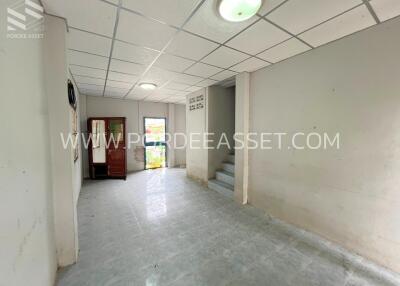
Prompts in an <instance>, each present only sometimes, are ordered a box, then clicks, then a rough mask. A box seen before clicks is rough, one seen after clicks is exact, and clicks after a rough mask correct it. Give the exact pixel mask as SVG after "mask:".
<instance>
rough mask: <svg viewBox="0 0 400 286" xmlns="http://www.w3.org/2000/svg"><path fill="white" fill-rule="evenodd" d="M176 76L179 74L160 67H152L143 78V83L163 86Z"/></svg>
mask: <svg viewBox="0 0 400 286" xmlns="http://www.w3.org/2000/svg"><path fill="white" fill-rule="evenodd" d="M176 75H177V73H175V72H171V71H167V70H164V69H160V68H158V67H152V68H151V69H150V70H149V71H148V72H147V73H146V75H145V76H144V77H143V79H142V80H141V82H148V83H154V84H156V85H157V86H161V85H163V84H165V83H166V82H167V81H169V80H171V79H173V78H174V77H175V76H176Z"/></svg>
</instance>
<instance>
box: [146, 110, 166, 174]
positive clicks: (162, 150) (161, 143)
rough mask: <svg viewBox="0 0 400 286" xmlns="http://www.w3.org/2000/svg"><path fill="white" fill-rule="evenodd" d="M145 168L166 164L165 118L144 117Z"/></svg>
mask: <svg viewBox="0 0 400 286" xmlns="http://www.w3.org/2000/svg"><path fill="white" fill-rule="evenodd" d="M144 130H145V134H144V135H145V137H144V146H145V152H144V157H145V169H156V168H164V167H165V166H166V142H165V141H166V135H165V133H166V120H165V118H150V117H145V118H144Z"/></svg>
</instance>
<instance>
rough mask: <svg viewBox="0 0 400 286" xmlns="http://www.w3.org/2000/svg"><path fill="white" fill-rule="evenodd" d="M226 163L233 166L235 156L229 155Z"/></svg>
mask: <svg viewBox="0 0 400 286" xmlns="http://www.w3.org/2000/svg"><path fill="white" fill-rule="evenodd" d="M226 161H227V162H229V163H231V164H235V155H233V154H229V155H228V156H227V157H226Z"/></svg>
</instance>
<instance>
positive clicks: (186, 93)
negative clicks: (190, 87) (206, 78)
mask: <svg viewBox="0 0 400 286" xmlns="http://www.w3.org/2000/svg"><path fill="white" fill-rule="evenodd" d="M189 93H190V91H184V90H179V91H177V92H176V93H175V95H176V96H186V95H188V94H189Z"/></svg>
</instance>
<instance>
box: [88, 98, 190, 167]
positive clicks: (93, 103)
mask: <svg viewBox="0 0 400 286" xmlns="http://www.w3.org/2000/svg"><path fill="white" fill-rule="evenodd" d="M168 114H169V112H168V104H166V103H154V102H147V101H134V100H122V99H115V98H105V97H96V96H87V98H86V115H87V118H90V117H104V116H105V117H112V116H117V117H126V132H127V133H139V134H141V135H143V118H144V117H165V118H166V119H167V126H168V122H169V120H170V118H169V115H168ZM183 119H184V118H183ZM174 120H175V119H174ZM132 139H134V137H132ZM136 147H139V148H140V147H143V146H142V145H141V144H140V143H138V144H135V145H134V146H132V147H131V148H130V149H127V164H128V171H139V170H143V169H144V162H143V158H140V159H141V160H137V159H139V158H138V156H137V154H135V150H136Z"/></svg>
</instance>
